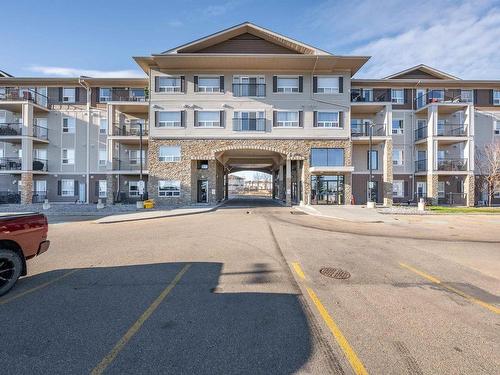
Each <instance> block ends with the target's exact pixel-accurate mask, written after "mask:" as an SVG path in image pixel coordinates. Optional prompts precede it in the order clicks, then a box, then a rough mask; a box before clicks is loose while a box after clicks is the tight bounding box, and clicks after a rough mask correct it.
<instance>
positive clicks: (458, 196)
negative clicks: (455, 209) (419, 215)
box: [438, 193, 467, 206]
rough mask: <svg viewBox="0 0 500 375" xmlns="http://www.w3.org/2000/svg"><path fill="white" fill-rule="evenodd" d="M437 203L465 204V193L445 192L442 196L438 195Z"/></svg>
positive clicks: (449, 204)
mask: <svg viewBox="0 0 500 375" xmlns="http://www.w3.org/2000/svg"><path fill="white" fill-rule="evenodd" d="M438 204H442V205H448V206H465V205H467V193H446V194H444V196H440V197H438Z"/></svg>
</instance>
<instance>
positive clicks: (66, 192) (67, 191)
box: [61, 179, 75, 197]
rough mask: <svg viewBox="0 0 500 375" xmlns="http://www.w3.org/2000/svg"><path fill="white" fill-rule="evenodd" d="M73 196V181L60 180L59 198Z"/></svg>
mask: <svg viewBox="0 0 500 375" xmlns="http://www.w3.org/2000/svg"><path fill="white" fill-rule="evenodd" d="M74 195H75V180H66V179H63V180H61V196H63V197H73V196H74Z"/></svg>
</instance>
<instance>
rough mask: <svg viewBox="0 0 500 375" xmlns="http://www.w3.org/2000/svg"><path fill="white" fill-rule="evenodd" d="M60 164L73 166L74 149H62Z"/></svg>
mask: <svg viewBox="0 0 500 375" xmlns="http://www.w3.org/2000/svg"><path fill="white" fill-rule="evenodd" d="M61 153H62V163H63V164H64V165H73V164H75V149H73V148H63V149H62V151H61Z"/></svg>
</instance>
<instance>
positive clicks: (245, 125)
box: [233, 118, 266, 132]
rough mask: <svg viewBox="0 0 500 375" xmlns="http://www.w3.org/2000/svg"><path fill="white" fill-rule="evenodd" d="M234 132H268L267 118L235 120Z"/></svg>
mask: <svg viewBox="0 0 500 375" xmlns="http://www.w3.org/2000/svg"><path fill="white" fill-rule="evenodd" d="M233 130H234V131H238V132H251V131H257V132H263V131H265V130H266V119H265V118H233Z"/></svg>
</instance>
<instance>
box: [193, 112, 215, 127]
mask: <svg viewBox="0 0 500 375" xmlns="http://www.w3.org/2000/svg"><path fill="white" fill-rule="evenodd" d="M196 116H197V120H196V123H195V124H194V126H199V127H202V128H218V127H220V111H196Z"/></svg>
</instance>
